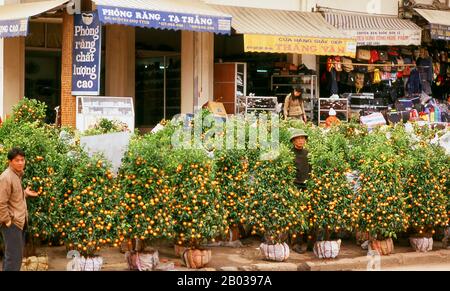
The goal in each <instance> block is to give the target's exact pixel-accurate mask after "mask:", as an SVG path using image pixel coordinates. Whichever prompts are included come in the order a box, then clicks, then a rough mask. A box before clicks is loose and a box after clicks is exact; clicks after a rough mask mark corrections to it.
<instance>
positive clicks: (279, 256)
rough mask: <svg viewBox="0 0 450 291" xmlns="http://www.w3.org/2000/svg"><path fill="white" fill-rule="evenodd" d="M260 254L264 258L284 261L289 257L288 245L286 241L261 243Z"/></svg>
mask: <svg viewBox="0 0 450 291" xmlns="http://www.w3.org/2000/svg"><path fill="white" fill-rule="evenodd" d="M259 249H260V250H261V254H262V255H263V257H264V258H265V259H266V260H269V261H276V262H284V261H286V260H287V259H288V258H289V254H290V252H289V246H288V245H287V244H286V243H282V244H274V245H273V244H266V243H262V244H261V245H260V246H259Z"/></svg>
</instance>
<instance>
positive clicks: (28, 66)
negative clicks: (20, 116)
mask: <svg viewBox="0 0 450 291" xmlns="http://www.w3.org/2000/svg"><path fill="white" fill-rule="evenodd" d="M25 96H26V97H27V98H31V99H37V100H39V101H42V102H45V104H46V105H47V112H46V120H45V121H46V122H47V123H54V122H55V118H56V111H55V107H57V106H59V105H60V96H61V53H60V52H51V51H27V52H26V54H25Z"/></svg>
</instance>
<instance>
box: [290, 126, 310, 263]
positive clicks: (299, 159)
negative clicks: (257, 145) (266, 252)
mask: <svg viewBox="0 0 450 291" xmlns="http://www.w3.org/2000/svg"><path fill="white" fill-rule="evenodd" d="M307 140H308V135H307V134H306V133H305V132H304V131H303V130H293V131H292V134H291V142H292V144H293V146H294V148H293V151H294V154H295V167H296V177H295V181H294V184H295V185H296V186H297V188H298V190H300V191H305V190H306V188H307V186H306V182H307V180H308V179H309V177H310V173H311V165H310V163H309V161H308V150H306V149H305V146H306V142H307ZM302 240H303V236H302V235H297V236H296V237H295V239H294V240H293V246H292V250H293V251H295V252H297V253H300V254H302V253H304V251H303V250H302ZM308 242H309V241H308ZM308 248H309V249H311V246H308Z"/></svg>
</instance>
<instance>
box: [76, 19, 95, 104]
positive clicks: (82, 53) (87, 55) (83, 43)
mask: <svg viewBox="0 0 450 291" xmlns="http://www.w3.org/2000/svg"><path fill="white" fill-rule="evenodd" d="M101 44H102V27H101V24H100V21H99V18H98V15H97V12H95V11H94V12H83V13H81V14H75V15H74V38H73V64H72V95H74V96H77V95H89V96H98V95H100V72H101V66H100V64H101Z"/></svg>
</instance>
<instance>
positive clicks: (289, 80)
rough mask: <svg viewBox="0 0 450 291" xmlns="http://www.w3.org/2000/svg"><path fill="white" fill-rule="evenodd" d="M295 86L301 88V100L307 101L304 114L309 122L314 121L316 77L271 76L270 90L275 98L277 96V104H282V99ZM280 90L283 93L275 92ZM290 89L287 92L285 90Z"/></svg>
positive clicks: (316, 95)
mask: <svg viewBox="0 0 450 291" xmlns="http://www.w3.org/2000/svg"><path fill="white" fill-rule="evenodd" d="M296 85H300V86H302V88H303V98H304V99H305V100H306V101H308V102H307V103H308V104H305V105H308V106H305V111H306V114H307V115H308V118H309V119H310V120H313V119H314V107H315V103H317V97H318V96H319V93H318V90H319V88H318V83H317V76H316V75H306V74H298V75H278V74H273V75H272V76H271V85H270V87H271V90H272V92H274V95H275V96H279V97H280V98H279V100H278V101H279V102H280V103H284V97H286V96H287V95H288V94H289V93H290V92H291V91H292V88H293V87H294V86H296ZM279 88H281V89H282V91H283V92H279V93H278V92H275V91H277V89H279ZM288 88H289V89H290V90H289V91H288V90H287V89H288Z"/></svg>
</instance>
